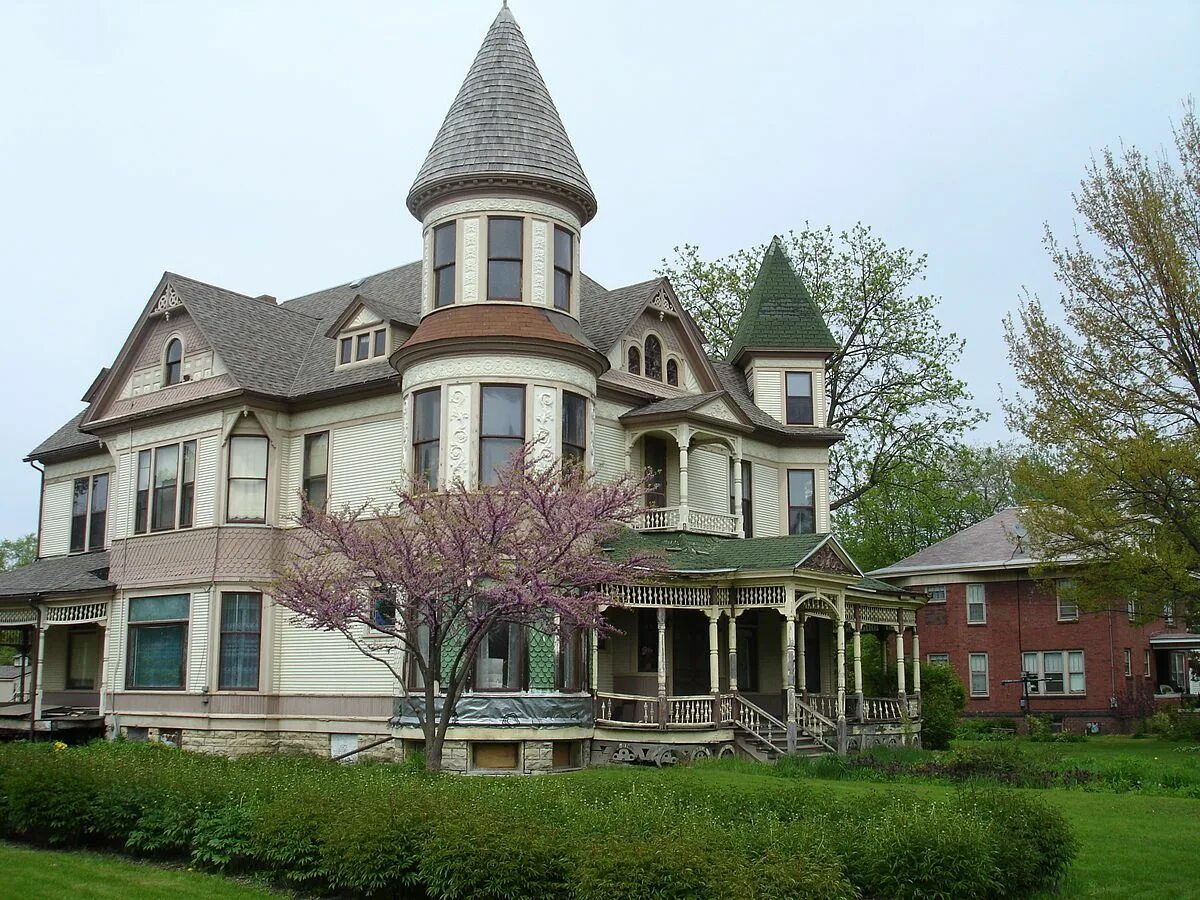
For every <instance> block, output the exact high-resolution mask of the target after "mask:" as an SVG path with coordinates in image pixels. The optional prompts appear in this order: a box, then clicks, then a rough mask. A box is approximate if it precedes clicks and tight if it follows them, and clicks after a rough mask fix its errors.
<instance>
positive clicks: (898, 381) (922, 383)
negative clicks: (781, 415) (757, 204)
mask: <svg viewBox="0 0 1200 900" xmlns="http://www.w3.org/2000/svg"><path fill="white" fill-rule="evenodd" d="M783 245H784V248H785V250H786V251H787V253H788V256H789V257H790V258H791V261H792V265H793V266H794V267H795V269H796V271H797V273H798V274H799V275H800V277H801V279H802V280H803V282H804V284H805V286H806V287H807V289H808V291H809V293H810V294H811V295H812V298H813V299H814V300H815V301H816V302H817V304H818V306H819V307H820V308H821V310H822V312H823V313H824V315H825V320H826V322H827V323H828V325H829V328H830V330H831V331H832V332H833V334H834V336H835V337H836V338H837V339H838V342H839V344H840V345H841V349H840V350H839V351H838V352H837V353H835V354H834V355H833V357H832V358H831V359H830V361H829V368H828V377H827V389H828V394H829V407H828V408H829V412H828V418H827V421H826V422H825V423H822V424H826V425H828V426H830V427H831V428H840V429H842V430H844V431H845V432H846V434H847V437H846V439H845V440H844V441H842V442H841V443H839V444H836V445H835V446H834V448H833V451H832V456H831V460H830V483H831V503H830V506H831V508H832V509H835V510H836V509H839V508H840V507H842V506H845V505H846V504H849V503H853V502H854V501H855V500H857V499H858V498H859V497H862V496H863V495H864V494H866V493H867V492H868V491H870V490H871V489H872V488H874V487H875V486H876V485H878V484H882V483H885V482H886V481H887V480H888V479H889V478H891V477H892V475H893V473H894V472H895V471H896V470H897V469H898V468H900V467H903V466H905V465H911V466H919V465H924V464H927V463H928V462H929V461H930V460H932V459H934V458H935V457H936V456H937V454H938V453H939V452H941V451H942V450H944V449H945V448H946V447H949V446H952V445H953V444H954V443H955V442H956V441H957V440H958V439H959V438H960V437H961V436H962V435H963V434H965V433H966V432H967V431H968V430H969V429H970V428H971V427H972V426H973V425H975V424H976V423H977V422H979V421H980V420H981V418H982V414H981V413H980V412H979V410H978V409H976V408H975V407H974V406H973V405H972V403H971V395H970V394H969V393H968V392H967V388H966V385H965V384H964V383H963V381H962V380H961V379H959V378H956V377H955V376H954V374H953V368H954V366H955V364H956V363H957V362H958V359H959V356H960V355H961V353H962V349H963V342H962V340H961V339H960V338H959V337H958V336H957V335H955V334H953V333H946V332H944V331H943V330H942V327H941V325H940V323H939V322H938V321H937V318H936V317H935V315H934V312H935V310H936V307H937V302H938V301H937V298H936V297H933V296H931V295H929V294H922V293H919V292H918V291H916V290H914V285H915V284H916V283H918V282H919V281H920V280H921V279H923V278H924V273H925V257H924V256H921V255H918V254H915V253H913V252H912V251H911V250H906V249H904V248H897V249H892V248H890V247H888V246H887V245H886V244H885V243H884V242H883V240H882V239H880V238H879V237H877V236H876V235H875V234H874V233H872V231H871V229H870V228H868V227H866V226H864V225H861V224H859V225H855V226H854V227H853V228H851V229H850V230H849V231H845V232H842V233H841V234H837V235H835V234H834V232H833V230H832V229H830V228H811V227H809V226H808V225H805V227H804V228H803V229H801V230H800V231H793V232H789V233H788V234H787V235H786V236H785V237H784V238H783ZM765 252H766V247H765V245H759V246H755V247H750V248H748V249H745V250H739V251H737V252H736V253H732V254H730V255H729V256H725V257H721V258H719V259H707V258H705V257H704V256H703V255H702V254H701V252H700V248H699V247H697V246H696V245H694V244H683V245H681V246H679V247H676V248H675V256H674V258H673V259H670V260H667V259H664V260H663V263H662V266H661V268H660V269H659V272H660V274H662V275H666V276H667V277H669V278H670V279H671V283H672V284H673V285H674V287H675V290H676V291H677V292H678V294H679V299H680V301H681V302H682V303H683V304H684V306H685V307H687V309H688V311H689V312H690V313H691V314H692V316H693V317H694V318H695V319H696V322H697V324H698V325H699V326H700V328H701V330H702V331H704V332H705V333H706V335H707V336H708V338H709V342H710V348H711V349H712V350H713V351H715V352H717V353H724V352H725V351H726V350H727V349H728V347H729V343H730V341H731V340H732V338H733V335H734V333H735V331H736V330H737V323H738V319H739V317H740V316H741V312H742V309H743V307H744V305H745V302H746V297H747V295H748V294H749V292H750V288H751V286H752V285H753V283H754V277H755V275H756V274H757V273H758V267H759V264H760V263H761V261H762V258H763V254H764V253H765Z"/></svg>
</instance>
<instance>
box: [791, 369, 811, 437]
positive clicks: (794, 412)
mask: <svg viewBox="0 0 1200 900" xmlns="http://www.w3.org/2000/svg"><path fill="white" fill-rule="evenodd" d="M786 382H787V423H788V424H789V425H811V424H812V423H813V391H812V373H811V372H788V373H787V378H786Z"/></svg>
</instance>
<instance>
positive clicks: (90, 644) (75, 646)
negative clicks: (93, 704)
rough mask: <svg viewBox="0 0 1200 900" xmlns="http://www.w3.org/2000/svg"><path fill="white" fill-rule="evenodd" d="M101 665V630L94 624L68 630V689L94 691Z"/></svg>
mask: <svg viewBox="0 0 1200 900" xmlns="http://www.w3.org/2000/svg"><path fill="white" fill-rule="evenodd" d="M99 665H100V630H99V629H98V628H95V627H94V626H88V627H85V628H72V629H70V630H69V631H68V632H67V690H69V691H93V690H95V689H96V672H97V670H98V668H99Z"/></svg>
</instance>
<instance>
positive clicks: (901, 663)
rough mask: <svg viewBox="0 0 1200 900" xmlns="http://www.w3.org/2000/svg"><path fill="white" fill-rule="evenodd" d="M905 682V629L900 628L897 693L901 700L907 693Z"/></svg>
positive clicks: (898, 631)
mask: <svg viewBox="0 0 1200 900" xmlns="http://www.w3.org/2000/svg"><path fill="white" fill-rule="evenodd" d="M904 680H905V679H904V627H903V626H900V627H899V628H897V629H896V693H897V694H898V695H899V697H900V699H901V700H903V699H904V695H905V693H906V691H905V684H904Z"/></svg>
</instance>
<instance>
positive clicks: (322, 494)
mask: <svg viewBox="0 0 1200 900" xmlns="http://www.w3.org/2000/svg"><path fill="white" fill-rule="evenodd" d="M303 478H304V480H303V484H302V489H303V491H304V499H305V500H307V501H308V503H309V506H311V507H312V508H313V509H316V510H320V511H321V512H324V511H325V500H326V498H327V496H328V494H329V432H328V431H318V432H316V433H315V434H306V435H305V436H304V476H303Z"/></svg>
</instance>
